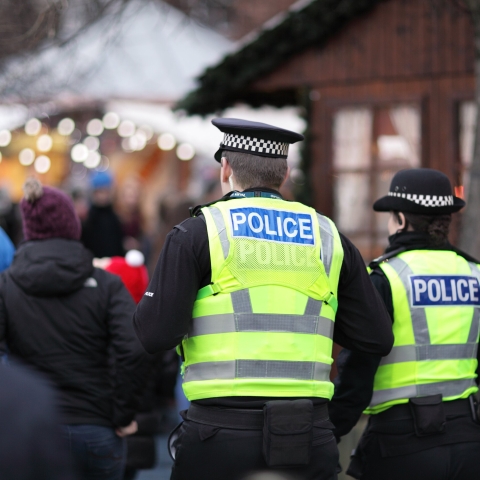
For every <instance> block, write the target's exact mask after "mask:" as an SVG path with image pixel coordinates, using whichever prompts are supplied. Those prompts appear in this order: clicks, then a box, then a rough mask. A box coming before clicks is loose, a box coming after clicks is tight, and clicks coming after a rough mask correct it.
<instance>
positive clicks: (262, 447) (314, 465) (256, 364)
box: [134, 118, 393, 480]
mask: <svg viewBox="0 0 480 480" xmlns="http://www.w3.org/2000/svg"><path fill="white" fill-rule="evenodd" d="M212 123H213V124H214V125H215V126H216V127H218V128H219V129H220V130H221V131H222V132H224V139H223V142H222V143H221V144H220V149H219V150H218V152H217V153H216V155H215V158H216V160H217V161H218V162H220V164H221V168H220V182H221V187H222V190H223V193H224V194H225V195H224V197H223V198H221V199H220V200H218V201H216V202H213V203H211V204H209V205H204V206H200V207H197V208H195V209H193V216H192V218H190V219H188V220H185V221H184V222H182V223H181V224H180V225H177V226H176V227H175V228H174V229H173V230H172V231H171V232H170V234H169V235H168V237H167V240H166V243H165V246H164V248H163V250H162V253H161V255H160V258H159V260H158V263H157V266H156V270H155V273H154V275H153V277H152V280H151V282H150V285H149V287H148V291H147V292H146V294H145V296H144V298H143V300H142V301H141V302H140V304H139V305H138V307H137V310H136V313H135V316H134V323H135V328H136V331H137V334H138V336H139V338H140V340H141V341H142V343H143V345H144V347H145V349H146V350H147V351H148V352H151V353H153V352H156V351H159V350H164V349H170V348H172V347H174V346H176V345H178V346H179V347H178V351H179V353H180V354H181V356H182V359H183V389H184V392H185V394H186V396H187V398H188V399H189V400H190V401H191V405H190V408H189V409H188V411H186V412H183V413H182V415H183V418H184V422H183V423H182V424H181V425H180V426H179V427H178V428H177V430H176V431H175V432H174V433H173V434H172V437H171V441H170V446H171V452H172V454H173V456H174V457H175V464H174V467H173V470H172V476H171V478H172V479H173V480H191V479H195V480H225V479H227V478H228V479H229V480H235V479H239V478H241V477H242V476H243V475H245V474H246V473H248V472H249V471H254V470H262V469H280V470H282V471H287V472H289V473H293V474H300V475H302V478H305V479H306V480H308V479H312V480H313V479H316V480H318V479H322V480H327V479H328V480H333V479H336V478H337V477H336V466H337V460H338V452H337V447H336V443H335V440H334V437H333V434H332V428H333V426H332V425H331V423H330V422H329V419H328V410H327V403H328V400H329V399H330V398H331V396H332V394H333V385H332V383H331V382H330V379H329V375H330V366H331V363H332V345H333V341H335V342H337V343H339V344H341V345H343V346H344V347H348V348H349V349H352V350H357V351H361V352H365V353H369V354H376V355H386V354H387V353H388V352H389V351H390V349H391V346H392V344H393V336H392V329H391V321H390V318H389V317H388V313H387V311H386V309H385V306H384V304H383V302H382V301H381V298H380V296H379V295H378V294H377V292H376V291H375V289H374V288H373V285H372V283H371V282H370V280H369V278H368V274H367V273H366V270H365V268H364V264H363V261H362V258H361V257H360V254H359V252H358V250H357V249H356V248H355V247H354V246H353V245H352V244H351V243H350V242H349V241H348V240H347V239H346V238H345V237H343V236H342V235H341V234H339V233H338V231H337V229H336V227H335V225H334V224H333V222H332V221H331V220H329V219H328V218H326V217H324V216H323V215H320V214H317V213H316V212H315V211H314V210H313V209H311V208H309V207H307V206H305V205H302V204H300V203H296V202H287V201H285V200H284V199H283V198H282V196H281V194H280V193H279V189H280V186H281V185H282V184H283V182H284V181H285V179H286V177H287V174H288V167H287V160H286V158H287V154H288V147H289V145H290V144H292V143H295V142H297V141H299V140H302V139H303V137H302V135H299V134H297V133H294V132H291V131H288V130H284V129H281V128H277V127H274V126H271V125H266V124H263V123H256V122H250V121H245V120H239V119H228V118H217V119H214V120H213V121H212Z"/></svg>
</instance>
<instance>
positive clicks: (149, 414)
mask: <svg viewBox="0 0 480 480" xmlns="http://www.w3.org/2000/svg"><path fill="white" fill-rule="evenodd" d="M23 188H24V197H23V199H22V200H21V202H20V203H19V204H18V205H15V204H13V203H12V202H4V203H8V211H7V209H4V211H3V213H4V214H5V215H3V216H2V217H0V219H1V221H2V223H1V224H2V225H4V226H5V229H3V228H2V227H0V271H3V273H2V274H1V276H0V364H1V365H0V378H1V382H2V393H1V394H0V415H1V417H2V430H1V432H0V472H1V473H0V477H1V478H4V479H12V480H13V479H15V480H17V479H18V480H23V479H25V480H26V479H34V478H35V479H45V480H46V479H56V478H58V479H68V478H72V479H74V478H77V479H82V478H84V479H94V478H98V479H112V480H114V479H124V478H125V479H133V478H134V477H135V476H136V473H137V471H138V469H145V468H152V467H153V466H154V465H155V462H156V448H155V442H154V436H155V435H156V434H158V433H159V432H161V431H164V430H165V428H168V426H169V422H168V421H167V422H166V420H165V417H166V418H167V419H168V415H166V407H169V408H171V404H172V402H173V396H174V388H175V381H176V378H177V371H178V359H177V355H176V354H175V353H174V352H161V353H159V354H157V355H147V354H146V353H145V351H144V349H143V348H142V346H141V344H140V342H139V341H138V339H137V336H136V334H135V332H134V330H133V324H132V316H133V313H134V310H135V305H136V304H137V303H138V302H139V301H140V299H141V298H142V296H143V294H144V292H145V290H146V288H147V285H148V276H149V275H148V271H147V268H146V265H145V256H144V254H143V253H142V252H141V251H140V250H138V249H128V251H127V248H128V247H129V246H130V247H137V248H141V243H140V242H138V243H134V242H133V241H132V238H133V237H134V236H136V237H137V238H138V239H140V238H141V237H142V235H143V232H142V231H141V228H140V224H139V222H138V221H137V222H136V223H137V224H136V226H135V228H134V227H132V223H135V222H133V221H132V217H130V224H129V225H130V226H129V227H128V228H126V227H125V225H124V223H122V221H121V220H120V215H119V214H117V212H116V211H115V208H114V206H113V178H112V176H111V175H110V174H107V173H100V174H97V175H95V176H94V177H93V178H92V196H91V205H86V202H85V200H86V197H85V196H84V194H78V193H77V194H75V193H74V194H73V195H72V196H69V195H67V194H66V193H64V192H63V191H61V190H59V189H56V188H52V187H48V186H45V185H42V184H41V183H40V182H39V181H38V180H36V179H35V178H30V179H28V180H27V182H26V183H25V185H24V187H23ZM3 193H5V192H3ZM6 198H7V196H6V195H4V197H3V199H4V200H5V199H6ZM15 211H18V213H19V214H18V216H16V214H15ZM0 213H1V212H0ZM79 213H80V214H81V215H79ZM80 217H82V218H80ZM15 218H18V221H15ZM19 225H20V228H21V230H22V233H21V235H17V232H18V228H19ZM9 234H10V235H11V237H12V238H11V237H10V236H9ZM129 234H130V235H129ZM129 241H130V245H129V243H128V242H129ZM14 242H15V243H16V246H15V245H14ZM15 249H16V251H15ZM167 413H168V412H167ZM5 418H8V422H4V421H3V420H4V419H5ZM20 419H22V420H20ZM165 423H167V425H165ZM170 423H171V422H170ZM57 426H58V428H57ZM21 427H23V428H21ZM127 447H128V448H127ZM127 451H128V454H127Z"/></svg>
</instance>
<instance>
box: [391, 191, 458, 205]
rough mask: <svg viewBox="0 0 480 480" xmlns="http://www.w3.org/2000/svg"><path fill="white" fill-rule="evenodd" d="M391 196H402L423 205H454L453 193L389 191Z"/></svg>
mask: <svg viewBox="0 0 480 480" xmlns="http://www.w3.org/2000/svg"><path fill="white" fill-rule="evenodd" d="M388 195H389V196H390V197H400V198H405V199H406V200H410V201H411V202H414V203H416V204H417V205H422V206H423V207H447V206H449V205H453V204H454V202H453V195H446V196H441V195H417V194H416V193H400V192H388Z"/></svg>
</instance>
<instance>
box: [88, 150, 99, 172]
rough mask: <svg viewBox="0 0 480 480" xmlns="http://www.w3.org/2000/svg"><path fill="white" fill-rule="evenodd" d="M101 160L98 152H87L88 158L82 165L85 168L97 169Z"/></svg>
mask: <svg viewBox="0 0 480 480" xmlns="http://www.w3.org/2000/svg"><path fill="white" fill-rule="evenodd" d="M101 160H102V156H101V155H100V154H99V153H98V152H96V151H93V152H88V157H87V158H86V160H85V162H84V165H85V166H86V167H87V168H97V167H98V166H99V165H100V161H101Z"/></svg>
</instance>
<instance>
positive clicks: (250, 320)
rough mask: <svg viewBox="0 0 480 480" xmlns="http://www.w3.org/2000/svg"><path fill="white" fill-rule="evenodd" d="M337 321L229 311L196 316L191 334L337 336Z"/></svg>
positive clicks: (302, 316)
mask: <svg viewBox="0 0 480 480" xmlns="http://www.w3.org/2000/svg"><path fill="white" fill-rule="evenodd" d="M333 326H334V323H333V321H332V320H330V319H329V318H324V317H320V316H315V315H286V314H278V313H225V314H220V315H207V316H204V317H197V318H194V319H193V321H192V327H191V329H190V331H189V333H188V337H195V336H198V335H212V334H217V333H233V332H287V333H306V334H312V335H313V334H316V335H322V336H324V337H327V338H330V339H331V338H332V337H333Z"/></svg>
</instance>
